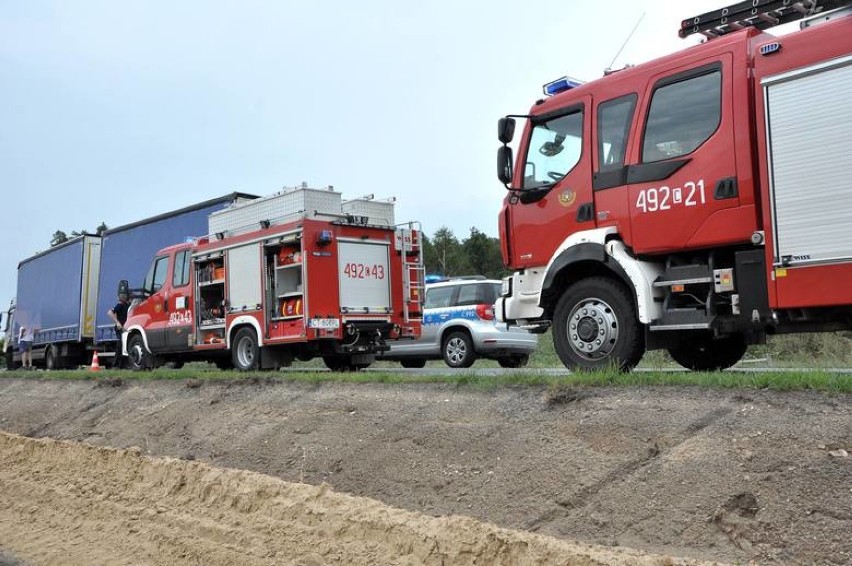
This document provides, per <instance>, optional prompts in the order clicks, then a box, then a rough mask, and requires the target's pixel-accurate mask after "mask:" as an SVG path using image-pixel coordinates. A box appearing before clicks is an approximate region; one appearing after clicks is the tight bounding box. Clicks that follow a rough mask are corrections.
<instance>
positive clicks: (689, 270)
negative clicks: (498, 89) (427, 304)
mask: <svg viewBox="0 0 852 566" xmlns="http://www.w3.org/2000/svg"><path fill="white" fill-rule="evenodd" d="M850 4H852V2H849V1H839V2H838V1H821V0H803V1H790V0H784V1H767V0H753V1H752V0H749V1H746V2H741V3H739V4H735V5H732V6H729V7H727V8H723V9H721V10H717V11H714V12H710V13H708V14H703V15H701V16H698V17H695V18H690V19H688V20H684V22H683V24H682V29H681V31H680V35H681V36H684V37H685V36H687V35H689V34H691V33H701V34H703V35H704V36H705V37H706V38H707V40H706V41H704V42H703V43H702V44H700V45H696V46H693V47H690V48H687V49H685V50H683V51H681V52H678V53H675V54H672V55H669V56H665V57H662V58H660V59H657V60H654V61H650V62H648V63H645V64H642V65H638V66H635V67H630V68H625V69H623V70H620V71H617V72H611V73H608V74H606V75H605V76H604V77H602V78H599V79H597V80H594V81H591V82H588V83H585V84H583V83H580V82H579V81H575V80H572V79H570V78H567V77H565V78H563V79H560V80H558V81H554V82H552V83H549V84H548V85H545V94H546V95H548V96H546V97H545V98H544V99H542V100H539V101H537V102H536V103H535V105H534V106H533V107H532V108H531V110H530V111H529V113H528V114H526V115H523V116H518V115H510V116H507V117H505V118H503V119H501V120H500V122H499V124H498V137H499V139H500V141H501V142H502V144H503V146H502V147H501V148H500V149H499V152H498V177H499V178H500V180H501V182H503V183H504V184H505V185H506V187H507V189H508V190H509V192H508V195H507V196H506V198H505V201H504V204H503V208H502V210H501V212H500V216H499V231H500V239H501V244H502V252H503V260H504V263H505V264H506V265H507V266H508V267H510V268H511V269H512V270H513V274H512V275H511V276H510V277H508V278H507V279H505V281H504V287H503V297H502V298H501V299H499V300H498V303H497V305H496V311H497V316H498V318H499V319H501V320H505V321H508V322H510V323H514V324H518V325H521V326H524V327H527V328H530V329H533V330H537V331H544V330H545V329H546V328H548V327H551V326H552V330H553V339H554V343H555V347H556V351H557V353H558V355H559V356H560V358H561V360H562V361H563V363H564V364H565V365H566V366H568V367H570V368H577V369H595V368H600V367H604V366H610V365H612V366H616V367H619V368H621V369H629V368H631V367H632V366H634V365H635V364H637V363H638V362H639V360H640V359H641V357H642V355H643V354H644V352H645V351H646V349H654V348H656V349H660V348H663V349H667V350H668V351H669V352H670V354H671V355H672V357H673V358H674V359H675V360H676V361H677V362H678V363H680V364H681V365H683V366H685V367H687V368H690V369H694V370H713V369H722V368H726V367H729V366H731V365H733V364H735V363H736V362H737V361H739V360H740V358H741V357H742V356H743V354H744V353H745V351H746V348H747V346H748V345H749V344H755V343H760V342H762V341H764V340H765V337H766V335H767V334H772V333H789V332H807V331H830V330H840V329H849V328H852V230H850V226H852V174H850V171H852V102H850V101H852V16H850V11H852V9H850ZM805 16H814V17H809V18H807V19H804V17H805ZM795 19H801V20H802V22H801V29H800V30H797V31H794V32H792V33H788V34H784V35H780V36H778V37H775V36H773V35H770V34H768V33H766V32H763V31H762V30H764V29H766V28H768V27H770V26H773V25H776V24H781V23H786V22H790V21H793V20H795ZM515 118H525V119H526V123H525V127H524V130H523V135H522V137H521V138H520V141H519V143H518V147H517V152H518V160H517V162H516V163H513V157H512V154H513V151H512V148H510V147H509V146H508V144H509V143H510V142H511V141H512V139H513V134H514V131H515Z"/></svg>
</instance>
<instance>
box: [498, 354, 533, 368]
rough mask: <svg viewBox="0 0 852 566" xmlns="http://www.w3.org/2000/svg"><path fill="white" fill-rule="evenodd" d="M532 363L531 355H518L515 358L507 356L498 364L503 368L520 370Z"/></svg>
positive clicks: (499, 359)
mask: <svg viewBox="0 0 852 566" xmlns="http://www.w3.org/2000/svg"><path fill="white" fill-rule="evenodd" d="M529 361H530V355H529V354H517V355H514V356H505V357H502V358H498V359H497V363H498V364H500V367H501V368H520V367H524V366H525V365H527V364H528V363H529Z"/></svg>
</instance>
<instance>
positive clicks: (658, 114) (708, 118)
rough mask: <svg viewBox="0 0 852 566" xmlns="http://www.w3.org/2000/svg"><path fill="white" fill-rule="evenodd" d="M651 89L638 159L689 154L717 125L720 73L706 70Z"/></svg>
mask: <svg viewBox="0 0 852 566" xmlns="http://www.w3.org/2000/svg"><path fill="white" fill-rule="evenodd" d="M662 83H663V84H662V86H658V87H657V88H656V89H655V90H654V95H653V97H652V99H651V108H650V110H649V111H648V121H647V123H646V125H645V136H644V142H643V144H642V161H643V162H645V163H648V162H653V161H661V160H663V159H669V158H671V157H677V156H680V155H686V154H688V153H692V152H693V151H695V150H696V149H698V147H699V146H700V145H701V144H703V143H704V142H705V141H707V140H708V139H709V138H710V136H711V135H713V132H715V131H716V130H717V129H718V128H719V122H720V120H721V116H722V72H721V71H720V70H718V67H717V68H715V69H712V70H710V71H708V72H705V73H703V74H700V75H698V76H693V77H691V78H686V79H682V80H679V81H677V82H670V81H669V80H666V79H664V80H663V81H662Z"/></svg>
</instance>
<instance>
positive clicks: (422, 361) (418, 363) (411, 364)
mask: <svg viewBox="0 0 852 566" xmlns="http://www.w3.org/2000/svg"><path fill="white" fill-rule="evenodd" d="M399 365H401V366H402V367H404V368H411V369H420V368H424V367H426V358H411V359H410V360H400V361H399Z"/></svg>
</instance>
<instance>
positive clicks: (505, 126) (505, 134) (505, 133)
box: [497, 117, 515, 144]
mask: <svg viewBox="0 0 852 566" xmlns="http://www.w3.org/2000/svg"><path fill="white" fill-rule="evenodd" d="M514 137H515V119H514V118H508V117H507V118H500V119H499V120H498V121H497V138H498V139H499V140H500V143H504V144H505V143H509V142H511V141H512V138H514Z"/></svg>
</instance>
